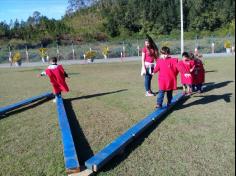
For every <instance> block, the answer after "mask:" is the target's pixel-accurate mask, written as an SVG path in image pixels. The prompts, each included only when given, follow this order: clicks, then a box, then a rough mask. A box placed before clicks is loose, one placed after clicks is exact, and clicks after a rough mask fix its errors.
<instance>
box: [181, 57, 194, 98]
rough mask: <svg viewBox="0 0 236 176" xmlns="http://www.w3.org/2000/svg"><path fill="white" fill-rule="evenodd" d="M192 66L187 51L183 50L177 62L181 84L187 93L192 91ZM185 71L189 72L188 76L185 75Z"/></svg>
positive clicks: (192, 63)
mask: <svg viewBox="0 0 236 176" xmlns="http://www.w3.org/2000/svg"><path fill="white" fill-rule="evenodd" d="M194 67H195V63H194V61H193V60H191V59H190V57H189V54H188V53H187V52H184V53H183V54H182V60H181V61H179V63H178V69H179V70H180V74H181V84H182V85H183V91H184V93H185V94H187V95H190V94H191V93H192V84H193V70H194ZM186 73H187V74H189V76H186Z"/></svg>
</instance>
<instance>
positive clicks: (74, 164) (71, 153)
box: [56, 96, 80, 174]
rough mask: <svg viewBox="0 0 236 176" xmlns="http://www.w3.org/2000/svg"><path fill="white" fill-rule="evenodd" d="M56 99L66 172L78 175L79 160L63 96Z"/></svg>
mask: <svg viewBox="0 0 236 176" xmlns="http://www.w3.org/2000/svg"><path fill="white" fill-rule="evenodd" d="M56 99H57V113H58V120H59V126H60V129H61V136H62V144H63V152H64V161H65V168H66V172H67V174H71V173H77V172H79V171H80V165H79V161H78V158H77V154H76V150H75V145H74V141H73V137H72V134H71V129H70V125H69V121H68V118H67V115H66V111H65V107H64V103H63V99H62V98H61V96H58V97H56Z"/></svg>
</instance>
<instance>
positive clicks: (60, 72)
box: [38, 57, 69, 103]
mask: <svg viewBox="0 0 236 176" xmlns="http://www.w3.org/2000/svg"><path fill="white" fill-rule="evenodd" d="M50 62H51V64H50V65H49V66H48V67H47V69H46V70H45V71H43V72H42V73H41V74H39V75H38V77H40V76H48V77H49V79H50V82H51V85H52V87H53V93H54V95H55V99H54V100H53V102H54V103H56V98H57V97H60V96H61V92H69V88H68V86H67V84H66V80H65V78H69V77H68V74H67V73H66V72H65V71H64V68H63V66H62V65H57V57H51V58H50Z"/></svg>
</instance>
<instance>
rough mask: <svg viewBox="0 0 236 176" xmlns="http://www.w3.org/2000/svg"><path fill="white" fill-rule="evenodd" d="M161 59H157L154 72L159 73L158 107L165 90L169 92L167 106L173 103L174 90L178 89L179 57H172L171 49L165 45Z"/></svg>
mask: <svg viewBox="0 0 236 176" xmlns="http://www.w3.org/2000/svg"><path fill="white" fill-rule="evenodd" d="M160 53H161V56H160V59H158V60H157V63H156V67H155V69H154V73H157V72H159V74H158V86H159V92H158V97H157V105H156V108H161V107H162V103H163V99H164V96H165V92H166V93H167V106H168V105H170V104H171V100H172V97H173V90H176V89H177V75H178V68H177V64H178V59H177V58H171V57H170V49H169V48H168V47H163V48H162V49H161V51H160Z"/></svg>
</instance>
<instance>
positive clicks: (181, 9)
mask: <svg viewBox="0 0 236 176" xmlns="http://www.w3.org/2000/svg"><path fill="white" fill-rule="evenodd" d="M180 16H181V55H182V53H183V52H184V17H183V16H184V15H183V0H180Z"/></svg>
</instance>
